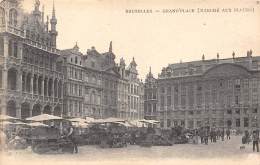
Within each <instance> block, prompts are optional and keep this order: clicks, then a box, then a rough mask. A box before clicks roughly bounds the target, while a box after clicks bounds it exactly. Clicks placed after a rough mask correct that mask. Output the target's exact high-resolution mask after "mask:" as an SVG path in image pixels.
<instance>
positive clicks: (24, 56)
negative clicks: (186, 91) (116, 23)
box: [0, 0, 144, 119]
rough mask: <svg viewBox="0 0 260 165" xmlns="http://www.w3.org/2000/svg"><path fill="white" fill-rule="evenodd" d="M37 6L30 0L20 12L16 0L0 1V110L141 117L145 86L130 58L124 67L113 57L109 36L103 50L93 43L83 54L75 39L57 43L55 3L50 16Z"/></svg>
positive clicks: (20, 113) (25, 114) (22, 114)
mask: <svg viewBox="0 0 260 165" xmlns="http://www.w3.org/2000/svg"><path fill="white" fill-rule="evenodd" d="M40 6H41V4H40V1H39V0H35V3H34V10H33V11H32V12H31V13H25V12H24V11H23V10H22V8H21V1H20V0H4V1H1V4H0V63H1V65H0V69H1V70H0V99H1V101H0V110H1V111H0V112H1V114H7V115H10V116H14V117H18V118H26V117H30V116H35V115H38V114H42V113H47V114H53V115H57V116H70V117H84V116H90V117H94V118H107V117H124V118H127V119H128V118H131V119H135V118H141V117H142V116H143V115H142V114H143V108H142V107H143V101H142V99H143V93H144V91H143V88H142V82H141V81H140V80H139V79H138V77H137V75H138V73H137V70H136V66H137V65H136V63H135V61H134V60H133V62H131V64H130V68H129V69H128V68H127V69H125V70H124V72H123V71H122V69H124V67H122V66H121V65H120V66H119V65H118V64H116V62H115V54H114V53H113V51H112V42H111V43H110V45H109V48H108V52H105V53H99V52H98V51H97V50H96V49H95V47H92V48H91V49H88V51H87V52H86V53H85V54H84V53H82V52H80V51H79V47H78V45H77V44H75V46H74V47H73V48H71V49H65V50H59V49H57V44H56V39H57V36H58V32H57V30H56V25H57V22H58V21H57V19H56V15H55V14H56V13H55V7H54V4H53V10H52V13H51V17H50V19H49V17H48V16H47V18H45V13H44V7H43V5H42V9H40ZM131 84H135V86H134V85H131ZM131 86H134V87H133V89H134V88H135V90H134V91H136V92H135V93H132V92H131ZM123 88H124V89H123ZM137 91H138V92H137ZM122 93H123V94H122ZM119 95H120V96H121V95H122V97H124V100H123V103H121V102H122V99H121V98H119ZM129 96H130V97H129ZM132 97H133V98H132ZM129 98H130V99H129ZM134 98H135V99H134ZM119 102H120V105H119ZM132 104H133V105H135V106H131V105H132ZM121 105H122V106H121ZM121 112H127V113H129V115H121Z"/></svg>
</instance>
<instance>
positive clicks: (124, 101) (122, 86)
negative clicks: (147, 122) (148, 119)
mask: <svg viewBox="0 0 260 165" xmlns="http://www.w3.org/2000/svg"><path fill="white" fill-rule="evenodd" d="M136 67H137V64H136V62H135V60H134V58H133V60H132V61H131V63H130V64H129V66H128V67H127V68H126V64H125V61H124V59H123V58H121V59H120V64H119V66H118V72H119V74H120V79H119V84H118V117H120V118H124V119H129V120H136V119H143V117H144V98H143V97H144V86H143V83H142V81H141V80H140V79H139V78H138V71H137V69H136Z"/></svg>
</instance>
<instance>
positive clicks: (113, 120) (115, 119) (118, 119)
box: [104, 117, 126, 123]
mask: <svg viewBox="0 0 260 165" xmlns="http://www.w3.org/2000/svg"><path fill="white" fill-rule="evenodd" d="M104 120H105V122H107V123H111V122H125V121H126V120H125V119H120V118H114V117H109V118H106V119H104Z"/></svg>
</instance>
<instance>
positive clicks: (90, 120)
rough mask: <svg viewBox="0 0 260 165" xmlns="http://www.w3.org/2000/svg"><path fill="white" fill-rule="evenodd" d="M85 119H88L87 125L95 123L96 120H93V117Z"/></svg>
mask: <svg viewBox="0 0 260 165" xmlns="http://www.w3.org/2000/svg"><path fill="white" fill-rule="evenodd" d="M85 119H86V122H87V123H92V122H94V121H95V119H94V118H92V117H86V118H85Z"/></svg>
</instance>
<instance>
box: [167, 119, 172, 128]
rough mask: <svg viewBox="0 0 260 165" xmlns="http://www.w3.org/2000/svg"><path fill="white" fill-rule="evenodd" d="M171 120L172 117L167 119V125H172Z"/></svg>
mask: <svg viewBox="0 0 260 165" xmlns="http://www.w3.org/2000/svg"><path fill="white" fill-rule="evenodd" d="M171 124H172V123H171V120H170V119H167V127H171Z"/></svg>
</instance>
